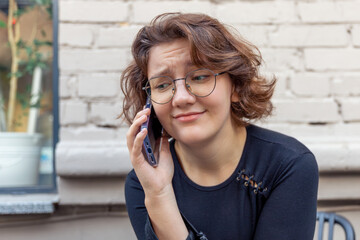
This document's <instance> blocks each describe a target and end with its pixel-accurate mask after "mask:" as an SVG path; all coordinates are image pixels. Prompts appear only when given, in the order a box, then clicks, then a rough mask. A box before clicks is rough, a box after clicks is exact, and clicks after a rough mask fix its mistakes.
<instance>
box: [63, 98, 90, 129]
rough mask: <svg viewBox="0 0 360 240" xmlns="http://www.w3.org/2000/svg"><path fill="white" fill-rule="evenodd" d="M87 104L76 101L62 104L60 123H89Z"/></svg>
mask: <svg viewBox="0 0 360 240" xmlns="http://www.w3.org/2000/svg"><path fill="white" fill-rule="evenodd" d="M87 108H88V106H87V104H86V103H83V102H78V101H74V100H70V101H61V102H60V123H61V124H62V125H66V124H85V123H86V122H87Z"/></svg>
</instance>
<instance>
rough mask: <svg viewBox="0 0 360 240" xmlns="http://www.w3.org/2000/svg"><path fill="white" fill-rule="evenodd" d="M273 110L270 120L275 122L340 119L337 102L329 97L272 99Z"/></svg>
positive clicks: (324, 121) (309, 121)
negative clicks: (317, 98) (316, 98)
mask: <svg viewBox="0 0 360 240" xmlns="http://www.w3.org/2000/svg"><path fill="white" fill-rule="evenodd" d="M274 105H275V112H274V115H273V117H271V118H270V120H271V121H275V122H291V123H301V122H307V123H311V122H315V123H318V122H322V123H330V122H337V121H339V120H340V116H339V115H338V107H337V104H336V103H335V102H334V101H332V100H331V99H320V100H305V99H304V100H300V99H295V100H274Z"/></svg>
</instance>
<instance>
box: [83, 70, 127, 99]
mask: <svg viewBox="0 0 360 240" xmlns="http://www.w3.org/2000/svg"><path fill="white" fill-rule="evenodd" d="M119 79H120V74H115V73H114V74H109V73H108V74H104V73H94V74H81V75H79V96H80V97H115V96H116V95H118V94H119V91H120V83H119Z"/></svg>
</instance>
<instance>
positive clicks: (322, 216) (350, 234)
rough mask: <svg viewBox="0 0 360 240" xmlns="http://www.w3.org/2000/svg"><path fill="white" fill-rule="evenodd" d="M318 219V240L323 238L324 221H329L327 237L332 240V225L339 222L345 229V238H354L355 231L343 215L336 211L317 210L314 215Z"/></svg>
mask: <svg viewBox="0 0 360 240" xmlns="http://www.w3.org/2000/svg"><path fill="white" fill-rule="evenodd" d="M316 220H317V221H318V240H323V231H324V223H325V222H329V238H328V240H333V235H334V225H335V224H339V225H340V226H342V228H343V229H344V231H345V236H346V240H355V231H354V228H353V226H352V225H351V223H350V222H349V221H348V220H347V219H346V218H344V217H342V216H340V215H337V214H336V213H326V212H318V213H317V215H316Z"/></svg>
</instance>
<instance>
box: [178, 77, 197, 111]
mask: <svg viewBox="0 0 360 240" xmlns="http://www.w3.org/2000/svg"><path fill="white" fill-rule="evenodd" d="M175 86H176V88H175V93H174V97H173V99H172V104H173V106H183V105H187V104H192V103H194V102H195V101H196V96H194V95H193V94H192V93H191V92H190V91H189V90H191V88H190V86H186V85H185V81H176V82H175Z"/></svg>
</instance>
